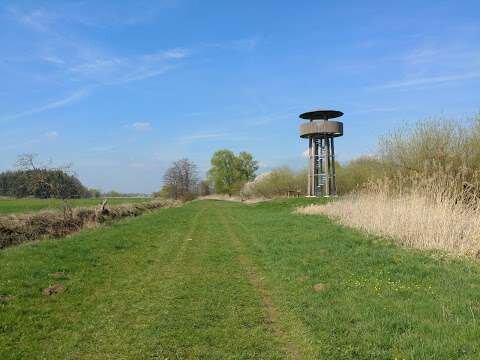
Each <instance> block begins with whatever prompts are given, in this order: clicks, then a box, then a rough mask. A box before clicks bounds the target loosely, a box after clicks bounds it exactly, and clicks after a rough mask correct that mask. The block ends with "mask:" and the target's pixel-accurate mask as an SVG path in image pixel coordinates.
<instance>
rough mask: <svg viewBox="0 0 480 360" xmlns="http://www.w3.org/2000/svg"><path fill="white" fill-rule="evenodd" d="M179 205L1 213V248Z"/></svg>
mask: <svg viewBox="0 0 480 360" xmlns="http://www.w3.org/2000/svg"><path fill="white" fill-rule="evenodd" d="M179 204H180V203H179V202H178V201H172V200H154V201H150V202H144V203H134V204H122V205H116V206H101V207H98V208H92V207H89V208H86V207H78V208H67V209H64V210H63V211H59V210H44V211H40V212H37V213H32V214H21V215H8V216H1V217H0V249H2V248H6V247H8V246H12V245H18V244H21V243H24V242H27V241H33V240H39V239H42V238H46V237H52V238H56V237H62V236H65V235H68V234H71V233H73V232H76V231H79V230H80V229H82V228H85V227H94V226H97V225H98V224H101V223H104V222H106V221H111V220H116V219H120V218H123V217H129V216H138V215H141V214H143V213H145V212H147V211H151V210H156V209H160V208H167V207H175V206H178V205H179Z"/></svg>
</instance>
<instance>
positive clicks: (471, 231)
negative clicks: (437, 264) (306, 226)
mask: <svg viewBox="0 0 480 360" xmlns="http://www.w3.org/2000/svg"><path fill="white" fill-rule="evenodd" d="M446 178H447V180H445V179H446ZM450 180H452V181H451V182H450V183H447V182H448V181H449V180H448V176H443V177H442V178H441V179H439V178H438V177H436V176H435V177H432V178H429V179H418V178H417V179H416V180H415V179H414V180H413V181H411V179H410V180H409V184H408V186H410V187H407V184H406V183H405V181H403V183H404V184H403V186H401V184H398V183H397V184H392V183H391V182H389V181H387V180H384V181H383V182H379V183H377V184H370V185H369V186H368V187H367V188H366V189H364V190H362V191H359V192H357V193H354V194H351V195H348V196H346V197H343V198H340V199H338V200H336V201H332V202H329V203H327V204H325V205H311V206H307V207H303V208H299V209H297V212H298V213H300V214H308V215H314V214H323V215H327V216H328V217H330V218H332V219H334V220H337V221H338V222H339V223H341V224H343V225H346V226H350V227H353V228H357V229H361V230H364V231H367V232H369V233H372V234H376V235H381V236H386V237H389V238H392V239H393V240H394V241H396V242H398V243H400V244H402V245H405V246H410V247H414V248H419V249H437V250H443V251H447V252H449V253H451V254H455V255H467V256H474V257H478V256H480V210H479V209H480V202H479V201H478V199H476V198H472V197H471V196H470V194H469V193H468V192H465V191H463V192H462V191H458V188H459V187H458V182H455V181H453V180H455V179H453V178H451V179H450ZM412 184H413V185H412Z"/></svg>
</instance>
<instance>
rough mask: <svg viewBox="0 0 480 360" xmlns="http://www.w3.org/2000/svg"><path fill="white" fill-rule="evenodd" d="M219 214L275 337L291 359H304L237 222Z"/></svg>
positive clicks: (222, 213) (223, 214)
mask: <svg viewBox="0 0 480 360" xmlns="http://www.w3.org/2000/svg"><path fill="white" fill-rule="evenodd" d="M217 212H218V210H217ZM219 212H220V215H219V216H218V218H219V219H220V220H221V222H222V224H223V225H224V227H225V229H226V230H227V234H228V236H229V238H230V239H231V240H232V243H233V245H234V248H235V249H236V250H237V251H238V261H239V262H240V264H241V265H242V266H243V267H244V268H245V271H246V273H247V277H248V281H249V282H250V284H251V285H252V286H253V287H254V288H255V290H256V291H257V293H258V294H259V295H260V299H261V301H262V305H263V308H264V312H265V316H266V320H267V321H268V324H269V326H270V327H271V329H272V330H273V332H274V334H275V336H276V337H277V338H278V339H279V340H280V342H281V344H282V345H283V349H284V351H285V352H286V354H287V356H288V358H289V359H294V360H296V359H303V354H302V352H301V350H300V348H299V346H298V345H297V344H296V343H295V342H294V341H293V340H292V337H291V336H290V334H289V333H288V332H287V331H286V330H285V329H284V328H283V327H282V325H281V324H280V321H279V314H280V312H279V310H278V309H277V307H276V306H275V304H274V301H273V299H272V296H271V294H270V292H269V290H268V289H267V287H266V285H265V283H264V281H263V277H262V276H261V275H260V272H259V270H258V269H257V267H256V266H255V264H254V263H253V262H252V260H251V259H250V258H249V257H248V256H247V255H246V254H245V249H244V245H243V243H242V241H241V240H240V238H239V237H238V235H237V234H236V233H235V231H234V230H233V228H232V223H233V222H235V220H233V219H232V218H230V219H228V218H227V215H225V211H222V210H221V211H219Z"/></svg>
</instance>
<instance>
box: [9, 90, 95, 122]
mask: <svg viewBox="0 0 480 360" xmlns="http://www.w3.org/2000/svg"><path fill="white" fill-rule="evenodd" d="M87 95H88V91H87V90H85V89H82V90H79V91H77V92H75V93H73V94H72V95H70V96H67V97H66V98H64V99H60V100H56V101H52V102H49V103H47V104H45V105H42V106H39V107H35V108H32V109H30V110H26V111H22V112H19V113H16V114H12V115H5V116H3V117H0V120H16V119H19V118H22V117H26V116H30V115H35V114H39V113H42V112H45V111H48V110H53V109H57V108H61V107H64V106H67V105H69V104H71V103H74V102H76V101H79V100H80V99H82V98H84V97H85V96H87Z"/></svg>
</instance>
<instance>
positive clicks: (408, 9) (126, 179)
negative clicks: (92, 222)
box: [0, 0, 480, 192]
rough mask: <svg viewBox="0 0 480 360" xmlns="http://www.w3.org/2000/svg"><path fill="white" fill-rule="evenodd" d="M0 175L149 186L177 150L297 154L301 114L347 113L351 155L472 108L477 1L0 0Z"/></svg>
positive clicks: (180, 154) (272, 157)
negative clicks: (34, 163)
mask: <svg viewBox="0 0 480 360" xmlns="http://www.w3.org/2000/svg"><path fill="white" fill-rule="evenodd" d="M0 79H1V81H0V152H1V153H0V171H3V170H7V169H11V168H12V167H13V165H14V163H15V160H16V158H17V156H18V155H19V154H22V153H36V154H38V155H39V158H40V159H43V160H45V161H46V160H48V159H50V160H51V161H53V163H55V164H63V163H70V162H72V163H73V165H74V170H75V172H76V173H77V174H78V176H79V178H80V179H81V181H82V182H83V183H84V184H85V185H86V186H88V187H93V188H100V189H102V190H103V191H109V190H112V189H114V190H117V191H122V192H152V191H156V190H158V189H159V188H160V187H161V184H162V176H163V173H164V171H165V169H166V168H168V166H169V165H170V164H171V163H172V162H173V161H175V160H177V159H180V158H184V157H187V158H189V159H191V160H193V161H194V162H195V163H196V164H197V165H198V167H199V170H200V175H201V176H205V173H206V171H207V170H208V168H209V161H210V158H211V155H212V154H213V152H214V151H216V150H218V149H223V148H228V149H231V150H233V151H235V152H239V151H249V152H251V153H252V154H253V155H254V157H255V158H256V159H257V160H258V161H259V163H260V170H259V172H266V171H269V170H270V169H272V168H274V167H276V166H281V165H288V166H291V167H293V168H296V169H299V168H302V167H304V166H306V159H305V158H304V156H303V152H304V150H305V148H306V146H307V144H306V141H304V140H303V139H300V138H299V135H298V131H299V129H298V127H299V125H300V124H301V120H300V119H299V118H298V115H299V114H300V113H302V112H305V111H308V110H312V109H317V108H327V109H335V110H341V111H343V112H344V113H345V115H344V116H343V117H342V118H341V121H343V122H344V133H345V135H344V136H343V137H341V138H338V139H336V144H335V145H336V154H337V158H338V160H339V161H340V162H346V161H348V160H350V159H352V158H355V157H357V156H360V155H362V154H372V153H374V152H375V150H376V146H377V141H378V138H379V137H380V136H382V135H384V134H388V133H389V132H391V131H392V130H394V129H395V128H398V127H401V126H410V125H411V124H414V123H415V122H416V121H418V120H422V119H427V118H438V117H443V118H452V119H460V120H462V121H464V120H465V121H467V119H468V118H469V117H470V118H471V117H472V116H474V115H475V114H477V113H478V112H479V110H480V2H479V1H478V0H472V1H462V0H456V1H441V0H432V1H430V0H422V1H418V0H417V1H410V0H405V1H320V0H316V1H302V0H299V1H288V2H287V1H270V0H262V1H250V0H243V1H213V0H212V1H205V0H204V1H200V0H197V1H194V0H156V1H153V0H152V1H145V0H137V1H127V0H124V1H121V0H102V1H93V0H85V1H58V0H48V1H45V0H31V1H25V0H16V1H8V0H2V1H1V2H0Z"/></svg>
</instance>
